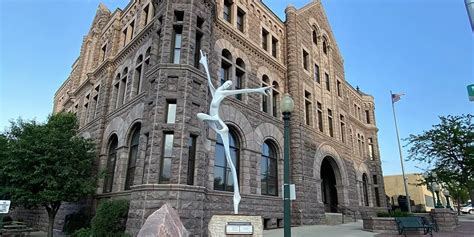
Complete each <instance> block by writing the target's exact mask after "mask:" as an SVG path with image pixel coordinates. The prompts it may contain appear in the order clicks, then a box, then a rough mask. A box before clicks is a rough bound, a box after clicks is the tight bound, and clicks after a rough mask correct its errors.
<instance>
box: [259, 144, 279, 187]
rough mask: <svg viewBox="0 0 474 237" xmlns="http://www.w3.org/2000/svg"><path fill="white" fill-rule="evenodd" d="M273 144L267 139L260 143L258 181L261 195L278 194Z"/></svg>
mask: <svg viewBox="0 0 474 237" xmlns="http://www.w3.org/2000/svg"><path fill="white" fill-rule="evenodd" d="M277 164H278V163H277V154H276V149H275V146H274V145H273V144H272V143H270V142H269V141H265V142H264V143H263V145H262V158H261V159H260V181H261V187H262V194H263V195H275V196H276V195H278V165H277Z"/></svg>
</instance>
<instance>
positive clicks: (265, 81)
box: [262, 75, 270, 113]
mask: <svg viewBox="0 0 474 237" xmlns="http://www.w3.org/2000/svg"><path fill="white" fill-rule="evenodd" d="M269 85H270V79H269V78H268V76H267V75H263V77H262V87H265V86H269ZM262 111H263V112H265V113H269V112H270V109H269V103H268V98H267V96H266V95H262Z"/></svg>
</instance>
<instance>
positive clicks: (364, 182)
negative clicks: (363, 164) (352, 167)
mask: <svg viewBox="0 0 474 237" xmlns="http://www.w3.org/2000/svg"><path fill="white" fill-rule="evenodd" d="M367 185H368V180H367V174H365V173H364V174H363V175H362V189H363V190H362V191H363V193H364V205H365V206H369V191H368V188H367Z"/></svg>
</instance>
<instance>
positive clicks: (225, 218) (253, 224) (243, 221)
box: [208, 215, 263, 237]
mask: <svg viewBox="0 0 474 237" xmlns="http://www.w3.org/2000/svg"><path fill="white" fill-rule="evenodd" d="M208 231H209V237H218V236H219V237H220V236H230V237H236V236H249V237H250V236H255V237H263V220H262V217H261V216H246V215H214V216H212V218H211V221H209V226H208Z"/></svg>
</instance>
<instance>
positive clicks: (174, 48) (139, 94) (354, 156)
mask: <svg viewBox="0 0 474 237" xmlns="http://www.w3.org/2000/svg"><path fill="white" fill-rule="evenodd" d="M177 35H179V36H181V37H180V38H181V42H178V43H177V41H179V40H177V38H179V36H177ZM198 41H200V43H197V42H198ZM179 43H180V44H179ZM199 48H200V49H202V50H204V51H206V52H209V62H210V72H211V74H212V79H213V80H214V84H215V85H217V84H218V83H219V81H220V80H219V79H220V77H225V78H226V79H229V80H233V81H234V85H238V86H239V87H241V88H255V87H260V86H262V85H273V89H272V96H269V97H267V98H263V97H262V95H260V94H246V95H243V96H242V97H241V98H229V99H226V100H225V101H224V102H223V106H222V107H221V115H222V116H221V117H222V118H223V119H224V120H225V121H226V122H227V123H228V124H229V127H230V128H231V129H232V131H233V132H234V134H235V136H236V139H237V140H238V144H239V145H238V147H237V148H236V149H237V150H238V152H237V153H238V157H239V162H238V164H237V167H238V170H239V181H240V183H239V184H240V188H241V194H242V202H241V204H240V213H241V214H245V215H261V216H262V217H263V218H264V220H265V226H273V227H276V226H281V220H282V219H283V208H282V206H283V202H282V198H281V197H282V190H281V184H282V183H283V182H282V181H283V121H282V116H281V111H280V109H279V100H280V98H281V96H282V95H284V94H285V93H289V94H290V95H291V96H292V97H293V98H294V101H295V111H294V112H293V113H292V117H291V125H290V126H291V132H290V136H291V144H290V146H291V148H290V149H291V153H290V154H291V180H292V183H294V184H296V193H297V199H296V200H295V201H293V203H292V212H293V213H292V215H293V216H294V217H295V218H293V222H294V223H293V224H296V225H307V224H318V223H321V221H322V220H323V218H324V213H325V210H326V211H334V212H344V213H349V214H353V213H354V212H355V213H356V214H357V215H362V216H365V215H372V214H374V213H375V212H376V211H377V210H385V208H384V207H386V199H385V191H384V185H383V178H382V170H381V163H380V155H379V150H378V141H377V127H376V124H375V113H374V109H375V105H374V99H373V97H372V96H370V95H367V94H365V93H363V92H362V91H360V90H359V89H354V88H353V87H352V86H351V85H349V84H348V83H347V82H346V81H345V75H344V67H343V59H342V56H341V55H340V53H339V50H338V47H337V44H336V40H335V38H334V36H333V34H332V32H331V28H330V26H329V22H328V20H327V18H326V15H325V12H324V9H323V8H322V5H321V2H320V1H319V0H314V1H311V2H310V3H308V4H307V5H306V6H305V7H303V8H301V9H296V8H294V7H292V6H289V7H287V9H286V21H282V20H280V19H279V18H278V17H277V16H276V15H275V14H274V13H273V12H272V11H271V10H270V9H269V8H268V7H267V6H266V5H265V4H264V3H262V2H261V1H259V0H234V1H227V0H226V1H224V0H218V1H212V0H153V1H150V0H132V1H131V2H130V3H129V4H128V5H127V6H126V7H125V9H123V10H121V9H117V10H115V11H114V12H110V11H109V10H108V9H107V8H106V7H105V6H103V5H100V6H99V8H98V10H97V14H96V17H95V19H94V20H93V23H92V26H91V29H90V31H89V33H88V34H87V35H86V36H85V37H84V41H83V45H82V48H81V53H80V56H79V58H78V59H77V60H76V62H74V64H73V66H72V72H71V74H70V76H69V78H68V79H67V80H66V81H65V82H64V84H63V85H62V86H61V87H60V88H59V90H58V91H57V93H56V95H55V98H54V112H59V111H70V112H73V113H76V114H77V116H78V118H79V119H80V123H81V133H82V135H83V136H84V137H86V138H91V139H93V140H94V141H95V142H96V144H97V152H98V159H97V161H96V163H97V165H96V167H97V169H96V171H97V173H102V172H106V173H107V175H106V177H113V179H112V181H111V184H110V185H107V184H106V181H109V180H106V179H105V178H101V179H99V181H98V183H97V194H96V196H95V200H96V202H95V203H98V202H100V201H101V200H104V199H109V198H127V199H129V200H130V211H129V218H128V221H127V231H128V232H129V233H131V234H132V235H136V234H137V233H138V231H139V229H140V227H141V225H143V223H144V221H145V220H146V217H147V216H148V215H150V214H151V213H153V211H155V210H157V209H158V208H160V207H161V205H163V204H164V203H165V202H167V203H170V204H171V205H172V206H173V207H174V208H175V209H176V210H177V211H178V213H179V215H180V217H181V219H182V221H183V223H184V225H185V227H186V228H187V229H188V230H189V231H190V232H191V233H193V234H194V235H196V236H203V235H206V232H207V223H208V222H209V220H210V218H211V217H212V215H215V214H229V213H232V193H231V192H226V191H219V190H215V188H214V182H216V180H215V179H214V178H215V173H214V172H215V157H216V147H217V145H216V141H217V140H218V139H217V138H216V134H215V133H214V132H212V131H211V130H209V129H208V128H207V126H206V125H205V124H203V123H201V122H200V121H198V119H197V117H196V114H197V113H199V112H203V113H206V112H207V111H208V108H209V102H210V99H211V98H210V95H209V94H210V93H209V92H208V87H207V81H206V77H205V73H204V70H203V69H202V66H199V65H198V64H197V60H199V58H198V57H197V56H198V54H197V53H198V52H197V50H198V49H199ZM177 55H178V57H177ZM176 58H177V59H176ZM316 65H317V66H318V67H319V79H318V78H317V76H316V68H317V67H316ZM326 74H327V78H326ZM221 75H222V76H221ZM326 80H327V81H326ZM239 84H240V85H239ZM173 103H174V104H176V112H175V118H174V122H168V115H169V104H173ZM318 111H319V112H318ZM319 114H321V116H320V115H319ZM172 120H173V119H172ZM331 124H332V125H331ZM320 125H321V127H320ZM331 127H332V128H331ZM136 131H139V137H138V148H136V147H135V148H132V147H134V146H133V145H132V140H133V139H132V134H135V132H136ZM170 134H173V136H171V137H172V143H170V144H171V145H170V144H168V146H167V147H166V148H165V147H164V143H165V140H166V136H167V135H170ZM191 138H194V141H195V144H194V145H193V146H192V147H194V148H195V149H194V150H193V149H189V144H190V142H189V141H192V139H191ZM264 143H266V144H272V147H273V148H272V149H273V150H274V153H275V154H274V155H275V156H276V173H277V178H276V180H275V182H276V184H275V187H276V189H277V191H276V192H275V193H274V194H276V195H264V194H262V190H264V189H263V188H264V185H262V181H261V177H262V175H263V174H262V171H261V162H262V145H263V144H264ZM113 144H114V145H113ZM111 147H114V148H115V149H113V151H111ZM132 150H133V152H132ZM193 151H194V162H193V161H192V159H190V157H191V158H192V157H193V154H190V152H193ZM114 152H115V153H114ZM132 156H133V159H130V157H132ZM165 156H166V157H165ZM111 157H116V159H115V161H114V160H113V159H111ZM112 161H113V162H112ZM165 161H166V162H165ZM328 162H329V163H328ZM193 163H194V164H193ZM324 164H330V166H331V169H332V172H333V175H332V176H334V177H332V176H331V177H332V178H333V179H334V180H335V181H334V182H335V183H332V184H328V183H327V182H328V181H325V180H326V179H327V178H326V175H325V174H323V173H322V172H321V167H322V165H324ZM163 168H167V169H169V181H168V180H166V182H163V180H164V179H163V177H162V176H163V175H165V174H166V169H164V170H165V171H163ZM192 173H194V175H192ZM165 176H166V175H165ZM109 182H110V181H109ZM104 186H105V187H104ZM323 189H324V190H323ZM328 190H329V191H328ZM331 190H332V191H331ZM327 192H331V194H327ZM323 193H324V194H323ZM323 195H324V197H323ZM329 199H330V200H329Z"/></svg>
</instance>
